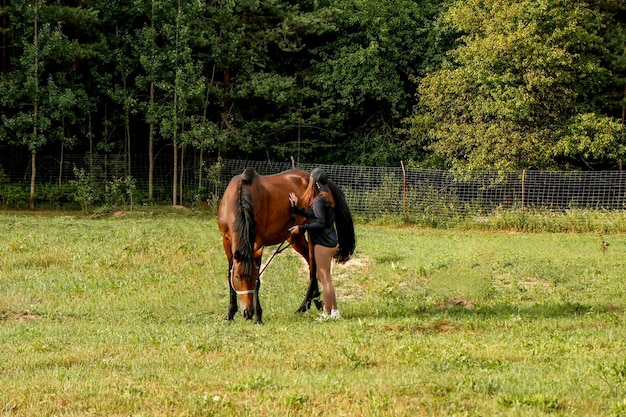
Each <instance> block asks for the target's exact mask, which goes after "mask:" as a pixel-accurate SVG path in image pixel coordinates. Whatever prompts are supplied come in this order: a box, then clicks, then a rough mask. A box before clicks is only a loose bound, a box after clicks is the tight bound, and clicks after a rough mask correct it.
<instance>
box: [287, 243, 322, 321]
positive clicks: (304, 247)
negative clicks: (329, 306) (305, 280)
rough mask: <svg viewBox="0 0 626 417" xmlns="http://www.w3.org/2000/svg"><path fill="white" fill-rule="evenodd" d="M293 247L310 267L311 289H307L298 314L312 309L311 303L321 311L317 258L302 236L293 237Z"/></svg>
mask: <svg viewBox="0 0 626 417" xmlns="http://www.w3.org/2000/svg"><path fill="white" fill-rule="evenodd" d="M291 245H292V246H293V248H294V249H295V250H296V252H298V253H299V254H300V255H302V257H303V258H304V259H305V260H306V263H307V265H308V266H309V288H308V289H307V292H306V295H305V296H304V300H303V301H302V304H301V305H300V308H298V310H297V312H298V313H304V312H306V311H308V310H309V309H310V308H311V301H314V302H315V306H316V307H317V309H318V310H320V309H321V308H322V306H323V303H322V301H321V300H320V295H321V294H320V289H319V286H318V283H317V275H316V273H315V258H314V257H313V253H312V249H311V250H309V244H308V242H307V241H306V239H305V238H304V236H302V235H301V234H297V235H294V236H292V241H291Z"/></svg>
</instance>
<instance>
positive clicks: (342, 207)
mask: <svg viewBox="0 0 626 417" xmlns="http://www.w3.org/2000/svg"><path fill="white" fill-rule="evenodd" d="M328 188H329V189H330V192H331V193H332V194H333V198H334V199H335V227H336V229H337V240H338V241H339V248H338V249H337V252H336V253H335V256H334V258H335V260H336V261H337V262H339V263H345V262H347V261H348V260H349V259H350V258H351V257H352V255H353V254H354V250H355V248H356V235H355V234H354V222H353V220H352V213H350V207H349V206H348V203H347V202H346V196H345V194H344V193H343V190H342V189H341V188H340V187H339V186H338V185H337V184H335V183H334V182H332V181H331V180H328Z"/></svg>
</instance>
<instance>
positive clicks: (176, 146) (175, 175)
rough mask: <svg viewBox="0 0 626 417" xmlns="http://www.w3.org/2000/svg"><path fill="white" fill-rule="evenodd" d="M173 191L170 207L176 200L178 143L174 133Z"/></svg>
mask: <svg viewBox="0 0 626 417" xmlns="http://www.w3.org/2000/svg"><path fill="white" fill-rule="evenodd" d="M173 185H174V189H173V190H172V205H173V206H175V205H176V201H177V200H178V194H177V191H178V188H177V187H178V142H177V140H176V133H174V181H173Z"/></svg>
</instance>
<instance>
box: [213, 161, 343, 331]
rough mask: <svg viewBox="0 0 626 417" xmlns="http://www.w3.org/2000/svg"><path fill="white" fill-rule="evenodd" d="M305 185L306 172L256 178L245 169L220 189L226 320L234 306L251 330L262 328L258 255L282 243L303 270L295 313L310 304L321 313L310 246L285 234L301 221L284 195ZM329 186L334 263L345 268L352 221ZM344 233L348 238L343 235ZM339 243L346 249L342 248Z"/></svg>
mask: <svg viewBox="0 0 626 417" xmlns="http://www.w3.org/2000/svg"><path fill="white" fill-rule="evenodd" d="M309 181H313V182H314V180H313V179H312V178H310V174H309V173H308V172H307V171H304V170H300V169H290V170H287V171H283V172H281V173H278V174H273V175H260V174H258V173H257V172H256V171H255V170H254V169H253V168H246V169H245V170H244V171H243V173H242V174H239V175H236V176H234V177H233V178H232V179H231V181H230V183H229V184H228V186H227V187H226V190H225V191H224V195H223V196H222V199H221V201H220V205H219V209H218V214H217V223H218V227H219V230H220V233H221V235H222V243H223V245H224V253H225V254H226V258H227V260H228V286H229V289H230V302H229V306H228V313H227V315H226V320H228V321H232V320H234V317H235V313H236V312H237V300H239V303H240V304H241V309H242V314H243V317H244V318H245V319H247V320H250V319H252V318H254V323H257V324H261V323H262V312H263V311H262V308H261V303H260V301H259V288H260V286H261V280H260V275H261V272H262V271H261V270H260V269H261V258H262V256H263V249H264V248H265V246H271V245H277V244H282V243H284V242H285V241H287V242H289V243H290V244H291V246H292V247H293V248H294V249H295V251H296V252H297V253H298V254H300V255H301V256H302V257H303V258H304V259H305V261H306V262H307V264H308V266H309V287H308V289H307V291H306V294H305V297H304V300H303V301H302V304H301V305H300V307H299V308H298V310H297V312H298V313H304V312H306V311H308V310H309V309H310V308H311V302H312V301H313V302H315V305H316V307H317V308H318V309H321V308H322V301H321V300H320V295H321V294H320V290H319V285H318V281H317V277H316V271H315V270H316V267H315V258H314V256H313V245H312V244H311V243H310V242H309V241H307V239H306V238H305V236H304V234H301V233H299V234H294V235H290V234H289V231H288V229H289V228H290V227H291V226H294V225H297V224H302V223H304V221H305V220H306V219H305V218H304V217H301V216H297V215H295V214H294V213H293V211H292V208H291V204H290V202H289V194H290V193H292V192H293V193H295V194H296V195H298V196H302V195H303V194H304V192H305V190H306V189H307V187H309ZM329 186H330V188H331V191H332V192H333V196H336V197H335V200H336V205H337V207H338V208H339V209H340V210H338V215H337V216H336V226H337V234H338V239H339V250H338V255H337V256H336V259H338V260H339V261H340V262H345V261H346V260H347V258H349V256H350V255H351V254H352V251H354V227H353V224H352V217H351V215H350V212H349V209H348V206H347V204H346V202H345V196H344V195H343V192H342V191H341V189H339V187H337V186H336V185H335V184H334V183H332V181H329ZM342 213H343V214H342ZM346 213H347V214H346ZM345 225H347V227H345ZM344 229H347V230H348V232H347V233H346V232H343V230H344ZM345 241H347V242H348V243H347V244H346V243H344V244H343V245H342V242H345ZM342 246H343V247H344V248H351V249H348V251H350V252H349V254H346V250H342V249H341V248H342ZM270 260H271V259H270Z"/></svg>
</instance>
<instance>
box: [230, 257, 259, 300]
mask: <svg viewBox="0 0 626 417" xmlns="http://www.w3.org/2000/svg"><path fill="white" fill-rule="evenodd" d="M255 268H257V269H258V267H257V266H256V265H255ZM234 269H235V263H234V262H233V264H232V266H231V267H230V273H229V274H228V275H230V287H231V288H232V289H233V291H235V293H236V294H237V295H246V294H254V293H255V292H256V281H255V283H254V288H253V289H251V290H243V291H238V290H236V289H235V284H234V283H233V270H234ZM259 277H261V274H259Z"/></svg>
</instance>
